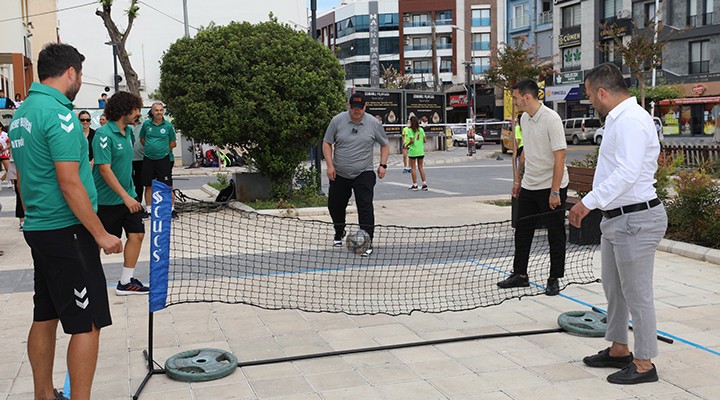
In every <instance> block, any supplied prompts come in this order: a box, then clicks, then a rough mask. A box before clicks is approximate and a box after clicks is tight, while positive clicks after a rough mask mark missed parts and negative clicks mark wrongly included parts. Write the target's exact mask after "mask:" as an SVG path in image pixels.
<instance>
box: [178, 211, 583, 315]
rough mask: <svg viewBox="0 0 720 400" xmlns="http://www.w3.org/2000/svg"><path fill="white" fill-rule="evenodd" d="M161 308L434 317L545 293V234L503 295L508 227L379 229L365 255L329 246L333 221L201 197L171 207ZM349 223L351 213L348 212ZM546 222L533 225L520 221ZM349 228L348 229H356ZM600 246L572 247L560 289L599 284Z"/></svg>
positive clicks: (510, 241) (509, 253)
mask: <svg viewBox="0 0 720 400" xmlns="http://www.w3.org/2000/svg"><path fill="white" fill-rule="evenodd" d="M176 207H177V209H178V211H179V212H180V215H181V218H180V220H179V221H175V222H173V224H172V230H171V239H170V268H169V277H168V297H167V301H166V305H167V306H169V305H173V304H180V303H189V302H224V303H242V304H249V305H253V306H257V307H261V308H265V309H298V310H303V311H311V312H343V313H346V314H351V315H359V314H388V315H399V314H409V313H412V312H414V311H422V312H429V313H437V312H443V311H460V310H468V309H473V308H477V307H486V306H491V305H497V304H500V303H502V302H503V301H505V300H508V299H511V298H516V297H523V296H530V295H537V294H540V293H543V292H544V286H543V285H544V284H545V281H546V280H547V278H548V274H549V268H550V250H549V246H548V240H547V230H546V229H542V228H539V229H537V230H536V232H535V237H534V240H533V244H532V248H531V253H530V259H529V263H528V265H529V268H528V274H529V277H530V280H531V282H533V281H535V282H537V284H532V283H531V285H530V287H526V288H513V289H500V288H498V287H497V285H496V283H497V282H498V281H500V280H502V279H505V278H506V277H507V276H508V275H509V273H510V272H512V269H513V267H512V265H513V255H514V229H513V228H512V227H511V224H510V221H504V222H493V223H480V224H473V225H463V226H447V227H438V226H433V227H404V226H387V225H377V226H376V227H375V238H374V241H373V248H374V252H373V254H372V255H371V256H370V257H367V258H366V257H361V256H359V255H356V254H354V253H351V252H350V251H348V250H347V248H346V247H345V244H344V243H343V246H342V247H333V246H332V239H333V232H334V230H333V225H332V223H329V222H323V221H316V220H302V219H298V218H289V217H278V216H270V215H264V214H259V213H255V212H247V211H242V210H238V209H235V208H232V207H230V206H228V205H220V204H218V203H208V202H199V201H188V202H186V203H180V202H178V204H176ZM349 217H350V218H349V219H354V216H349ZM522 223H530V224H537V225H542V222H541V221H539V220H536V219H526V220H521V221H518V224H522ZM357 229H358V226H357V225H352V224H348V225H347V228H346V231H347V232H348V233H351V232H355V231H356V230H357ZM596 247H597V246H594V245H590V246H587V245H585V246H581V245H575V244H571V243H568V244H567V246H566V257H565V260H566V261H565V277H564V278H562V279H561V280H560V284H561V287H565V286H567V285H569V284H586V283H591V282H595V281H597V278H596V277H595V276H594V273H593V256H594V253H595V250H596Z"/></svg>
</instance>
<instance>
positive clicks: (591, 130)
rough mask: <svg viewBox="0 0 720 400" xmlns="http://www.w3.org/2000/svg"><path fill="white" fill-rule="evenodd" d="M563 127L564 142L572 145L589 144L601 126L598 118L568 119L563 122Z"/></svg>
mask: <svg viewBox="0 0 720 400" xmlns="http://www.w3.org/2000/svg"><path fill="white" fill-rule="evenodd" d="M563 126H564V127H565V141H567V142H568V143H571V142H572V144H580V142H591V141H593V140H594V139H593V137H594V135H595V131H597V130H598V129H599V128H600V127H601V126H602V124H601V123H600V119H598V118H585V117H583V118H569V119H565V120H563Z"/></svg>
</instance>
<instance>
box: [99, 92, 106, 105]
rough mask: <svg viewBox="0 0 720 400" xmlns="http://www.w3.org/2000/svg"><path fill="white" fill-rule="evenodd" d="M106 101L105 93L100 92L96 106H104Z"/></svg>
mask: <svg viewBox="0 0 720 400" xmlns="http://www.w3.org/2000/svg"><path fill="white" fill-rule="evenodd" d="M106 103H107V93H101V94H100V98H99V99H98V108H105V104H106Z"/></svg>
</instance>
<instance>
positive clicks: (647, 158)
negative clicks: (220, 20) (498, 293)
mask: <svg viewBox="0 0 720 400" xmlns="http://www.w3.org/2000/svg"><path fill="white" fill-rule="evenodd" d="M585 91H586V93H587V96H588V98H589V99H590V102H591V103H592V105H593V106H594V107H595V109H596V110H597V111H598V112H599V113H600V114H601V115H602V116H605V117H606V119H605V135H604V136H603V141H602V145H600V155H599V157H598V164H597V169H596V170H595V179H594V181H593V190H592V191H591V192H590V193H588V194H587V195H586V196H585V197H584V198H583V199H582V201H581V202H580V203H578V204H576V205H575V207H573V208H572V210H570V214H569V215H568V220H569V222H570V223H571V224H572V225H574V226H576V227H580V224H581V221H582V219H583V218H584V217H585V216H586V215H587V214H588V213H589V212H590V210H592V209H600V210H602V211H603V220H602V222H601V224H600V230H601V231H602V239H601V244H600V248H601V257H602V284H603V290H604V291H605V297H606V298H607V301H608V328H607V333H606V334H605V340H607V341H609V342H612V345H611V346H610V347H609V348H606V349H605V350H602V351H600V352H599V353H598V354H595V355H592V356H588V357H585V358H584V359H583V362H585V364H587V365H588V366H591V367H600V368H608V367H609V368H621V370H620V371H618V372H615V373H613V374H611V375H609V376H608V377H607V380H608V381H609V382H611V383H617V384H636V383H644V382H655V381H657V380H658V375H657V370H656V369H655V365H654V364H653V363H652V362H651V359H652V358H653V357H656V356H657V355H658V345H657V340H656V337H657V333H656V330H657V326H656V325H657V322H656V320H655V305H654V302H653V268H654V263H655V251H656V249H657V245H658V243H659V242H660V240H661V239H662V237H663V236H664V234H665V229H666V228H667V215H666V214H665V208H664V207H663V205H662V202H661V201H660V200H658V198H657V196H656V193H655V188H654V187H653V184H654V183H655V178H654V175H655V171H657V159H658V155H659V154H660V144H659V143H658V140H657V134H656V131H655V126H654V125H653V120H652V118H651V117H650V115H649V114H648V113H647V111H645V110H644V109H643V108H642V107H640V106H639V105H638V104H637V100H636V99H635V98H634V97H630V95H629V93H628V89H627V86H626V85H625V80H624V79H623V76H622V73H621V72H620V70H619V69H618V67H617V66H615V65H614V64H611V63H606V64H601V65H599V66H597V67H595V68H594V69H593V70H592V71H590V73H589V74H587V75H586V76H585ZM630 317H632V322H633V335H634V337H635V345H634V351H635V354H634V355H633V353H631V352H630V348H629V347H628V319H629V318H630Z"/></svg>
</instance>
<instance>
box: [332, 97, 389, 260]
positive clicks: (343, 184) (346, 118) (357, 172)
mask: <svg viewBox="0 0 720 400" xmlns="http://www.w3.org/2000/svg"><path fill="white" fill-rule="evenodd" d="M348 103H349V107H348V111H343V112H341V113H340V114H338V115H336V116H335V117H334V118H333V119H332V121H330V125H329V126H328V128H327V130H326V131H325V138H324V139H323V155H324V156H325V162H326V164H327V176H328V179H329V180H330V193H329V195H328V210H329V211H330V217H331V218H332V220H333V224H335V237H334V239H333V246H342V238H343V237H344V236H345V209H346V208H347V205H348V201H349V200H350V195H351V193H353V192H354V193H355V203H356V204H357V210H358V223H359V224H360V228H361V229H362V230H364V231H365V232H367V233H368V235H370V240H372V238H373V234H374V229H375V213H374V209H373V194H374V192H373V189H374V187H375V179H376V178H375V170H374V166H373V148H374V146H375V143H378V144H379V145H380V165H379V166H378V168H377V176H378V177H380V179H382V178H384V177H385V172H386V170H387V159H388V155H389V154H390V145H389V143H388V138H387V135H386V134H385V129H384V128H383V126H382V124H381V123H380V122H379V121H378V120H377V119H375V118H373V117H372V116H371V115H367V114H365V96H363V95H362V93H355V94H353V95H352V96H350V100H349V102H348ZM372 252H373V248H372V246H370V247H369V248H368V249H367V250H366V251H365V252H364V253H363V254H362V256H363V257H369V256H370V255H371V254H372Z"/></svg>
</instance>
